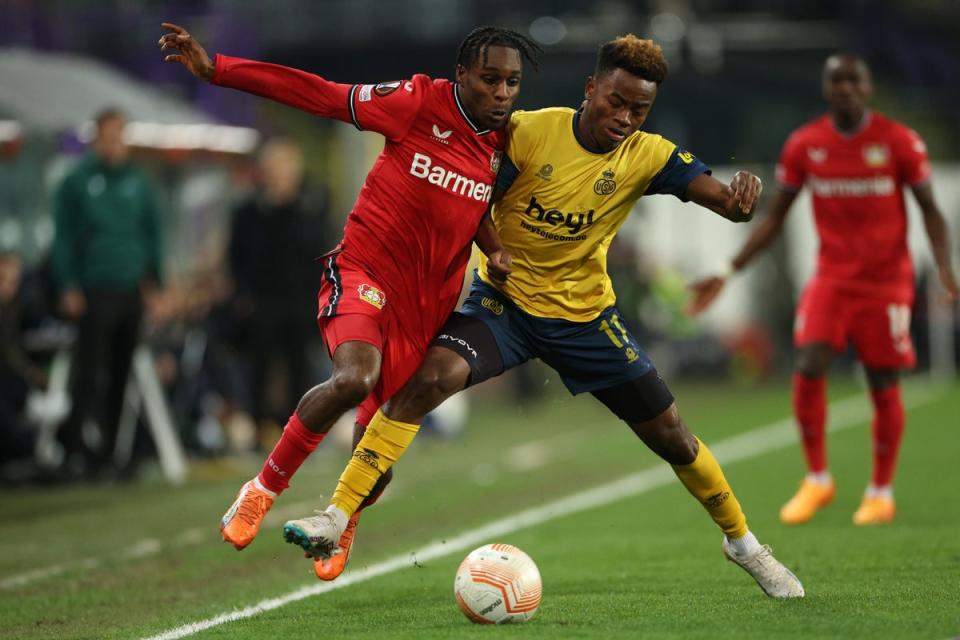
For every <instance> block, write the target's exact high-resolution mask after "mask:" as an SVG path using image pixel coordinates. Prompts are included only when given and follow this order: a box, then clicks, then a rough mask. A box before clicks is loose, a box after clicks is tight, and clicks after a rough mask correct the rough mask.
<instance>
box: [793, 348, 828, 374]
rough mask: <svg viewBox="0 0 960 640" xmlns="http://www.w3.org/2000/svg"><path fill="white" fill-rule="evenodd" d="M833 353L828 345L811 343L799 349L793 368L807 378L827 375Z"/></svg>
mask: <svg viewBox="0 0 960 640" xmlns="http://www.w3.org/2000/svg"><path fill="white" fill-rule="evenodd" d="M832 356H833V353H832V352H831V350H830V347H829V346H828V345H822V344H811V345H807V346H804V347H800V348H799V349H797V353H796V359H795V362H794V367H793V370H794V371H795V372H796V373H798V374H800V375H802V376H803V377H805V378H822V377H824V376H825V375H827V370H828V369H829V368H830V360H831V359H832Z"/></svg>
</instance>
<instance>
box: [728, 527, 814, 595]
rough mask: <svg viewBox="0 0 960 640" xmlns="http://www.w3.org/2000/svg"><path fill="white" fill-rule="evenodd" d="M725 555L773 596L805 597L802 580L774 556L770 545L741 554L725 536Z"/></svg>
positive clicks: (765, 591)
mask: <svg viewBox="0 0 960 640" xmlns="http://www.w3.org/2000/svg"><path fill="white" fill-rule="evenodd" d="M723 555H725V556H726V557H727V560H729V561H730V562H733V563H734V564H737V565H739V566H740V567H742V568H743V570H744V571H746V572H747V573H749V574H750V575H751V576H753V579H754V580H756V581H757V584H759V585H760V588H761V589H763V592H764V593H766V594H767V595H768V596H770V597H771V598H802V597H803V595H804V591H803V585H802V584H800V580H798V579H797V576H795V575H793V572H792V571H790V570H789V569H787V568H786V567H785V566H783V565H782V564H781V563H780V562H779V561H778V560H777V559H776V558H774V557H773V553H771V551H770V547H769V546H768V545H762V546H761V547H760V548H759V549H757V550H756V551H754V552H753V553H748V554H744V555H740V554H738V553H737V552H736V551H735V550H734V549H733V547H732V546H731V545H730V543H729V542H728V541H727V539H726V537H724V539H723Z"/></svg>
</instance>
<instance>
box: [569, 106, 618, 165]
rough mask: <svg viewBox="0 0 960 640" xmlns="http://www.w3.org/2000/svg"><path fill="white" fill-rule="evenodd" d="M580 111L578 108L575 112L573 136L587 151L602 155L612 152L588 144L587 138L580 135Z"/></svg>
mask: <svg viewBox="0 0 960 640" xmlns="http://www.w3.org/2000/svg"><path fill="white" fill-rule="evenodd" d="M580 113H581V111H580V110H579V109H578V110H577V111H576V112H574V114H573V137H574V139H576V141H577V144H579V145H580V146H581V147H583V148H584V150H585V151H589V152H590V153H595V154H597V155H600V156H603V155H606V154H608V153H610V152H609V151H604V150H603V149H596V148H594V147H591V146H590V145H589V144H587V141H586V140H584V139H583V138H581V137H580V134H579V133H578V132H577V125H578V124H579V123H580Z"/></svg>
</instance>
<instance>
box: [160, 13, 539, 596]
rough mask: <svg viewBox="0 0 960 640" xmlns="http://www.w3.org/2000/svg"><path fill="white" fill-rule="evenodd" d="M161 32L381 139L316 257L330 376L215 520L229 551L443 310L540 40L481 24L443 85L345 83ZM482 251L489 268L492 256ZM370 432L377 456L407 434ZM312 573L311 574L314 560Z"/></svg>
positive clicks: (244, 86)
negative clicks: (334, 234) (332, 241)
mask: <svg viewBox="0 0 960 640" xmlns="http://www.w3.org/2000/svg"><path fill="white" fill-rule="evenodd" d="M163 27H164V28H166V29H167V30H169V33H166V34H164V35H163V36H162V37H161V38H160V43H159V44H160V48H161V50H167V49H175V50H176V51H175V52H174V53H172V54H170V55H167V56H166V58H165V59H166V60H167V61H168V62H176V63H180V64H183V65H184V66H185V67H186V68H187V69H189V70H190V72H191V73H192V74H193V75H195V76H196V77H198V78H200V79H202V80H206V81H208V82H211V83H213V84H217V85H220V86H224V87H230V88H234V89H239V90H241V91H246V92H249V93H253V94H256V95H260V96H264V97H267V98H271V99H273V100H276V101H278V102H282V103H284V104H287V105H290V106H292V107H296V108H298V109H302V110H303V111H307V112H309V113H313V114H316V115H318V116H323V117H327V118H335V119H337V120H342V121H344V122H348V123H351V124H353V125H355V126H356V127H357V128H358V129H361V130H370V131H376V132H378V133H380V134H382V135H383V136H384V137H385V138H386V142H385V145H384V149H383V152H382V153H381V154H380V156H379V157H378V158H377V160H376V163H375V164H374V166H373V168H372V169H371V170H370V173H369V174H368V175H367V178H366V181H365V182H364V185H363V188H362V189H361V191H360V195H359V197H358V199H357V202H356V204H355V205H354V207H353V210H352V211H351V212H350V215H349V217H348V218H347V222H346V225H345V228H344V235H343V240H342V241H341V242H340V244H339V245H338V246H337V247H336V248H335V249H334V250H333V251H331V252H329V253H327V254H326V255H324V256H323V258H322V266H323V268H324V271H323V277H322V281H321V286H320V293H319V315H318V324H319V328H320V331H321V333H322V335H323V338H324V342H325V343H326V345H327V349H328V350H329V352H330V354H331V358H332V360H333V372H332V374H331V376H330V378H329V379H327V380H326V381H325V382H323V383H321V384H319V385H317V386H315V387H314V388H312V389H310V390H309V391H308V392H307V393H306V394H305V395H304V396H303V398H302V399H301V400H300V403H299V404H298V405H297V408H296V411H295V412H294V413H293V415H292V416H291V417H290V420H289V421H288V422H287V425H286V427H285V428H284V431H283V435H282V437H281V438H280V441H279V442H278V443H277V445H276V446H275V448H274V449H273V451H272V452H271V453H270V455H269V456H268V457H267V460H266V462H265V463H264V465H263V469H262V470H261V472H260V473H259V474H258V475H257V477H256V478H254V479H252V480H250V481H249V482H247V483H245V484H244V485H243V487H241V489H240V492H239V494H238V496H237V499H236V501H235V502H234V503H233V505H232V506H231V507H230V509H229V510H228V511H227V512H226V514H225V515H224V516H223V519H222V522H221V527H220V528H221V532H222V535H223V539H224V540H225V541H227V542H230V543H231V544H233V545H234V546H235V547H236V548H237V549H243V548H244V547H246V546H247V545H248V544H250V542H252V541H253V538H254V537H255V536H256V534H257V531H258V530H259V528H260V523H261V521H262V520H263V517H264V516H265V515H266V513H267V510H268V509H269V508H270V507H271V505H272V504H273V501H274V499H275V498H276V496H277V495H279V494H280V493H281V492H282V491H283V490H284V489H286V488H287V486H288V485H289V482H290V478H291V476H293V474H294V473H295V472H296V471H297V469H298V468H299V467H300V465H301V464H302V463H303V461H304V460H305V459H306V458H307V456H308V455H309V454H310V453H311V452H312V451H313V450H314V449H315V448H316V447H317V445H318V444H319V443H320V441H321V440H323V438H324V436H325V435H326V433H327V432H328V431H329V430H330V428H331V427H332V426H333V424H334V422H336V420H337V419H338V418H340V417H341V416H342V415H343V414H344V413H345V412H346V411H347V410H349V409H352V408H353V407H356V406H358V405H360V410H359V412H358V416H357V423H358V425H366V423H367V422H368V421H369V419H370V417H371V416H372V415H373V413H374V412H375V411H376V410H377V408H378V407H379V406H380V405H382V404H383V403H384V402H386V401H387V399H388V398H389V397H390V396H391V395H392V394H393V393H394V392H395V391H396V390H397V389H399V388H400V387H401V386H402V385H403V383H404V382H406V380H407V378H409V377H410V375H411V374H412V373H413V372H414V371H415V370H416V368H417V366H418V365H419V363H420V361H421V360H422V359H423V355H424V353H425V352H426V350H427V347H428V346H429V345H430V342H431V341H432V340H433V337H434V336H435V335H436V333H437V331H438V330H439V329H440V327H441V326H442V325H443V323H444V322H445V321H446V319H447V317H448V316H449V315H450V313H451V312H452V311H453V310H454V307H455V305H456V303H457V300H458V298H459V295H460V291H461V288H462V286H463V275H464V270H465V268H466V265H467V261H468V259H469V256H470V250H471V243H472V241H473V239H474V236H475V235H476V234H477V231H478V227H479V224H480V221H481V219H482V217H483V215H484V213H485V211H486V209H487V203H488V201H489V200H490V194H491V191H492V184H493V181H494V178H495V176H496V173H497V169H498V167H499V161H500V153H501V150H502V148H503V131H502V128H503V127H504V125H506V123H507V121H508V118H509V114H510V109H511V107H512V105H513V102H514V100H516V98H517V95H518V93H519V90H520V79H521V75H522V66H523V65H522V60H523V58H526V59H527V60H528V61H530V62H531V63H532V64H533V65H534V66H536V63H537V60H538V57H539V54H540V49H539V47H537V45H535V44H533V43H532V42H531V41H530V40H528V39H527V38H525V37H524V36H522V35H520V34H518V33H516V32H514V31H509V30H506V29H499V28H495V27H481V28H479V29H475V30H474V31H473V32H471V33H470V34H469V35H468V36H467V38H466V39H465V40H464V41H463V42H462V43H461V45H460V48H459V51H458V53H457V66H456V80H455V81H454V82H451V81H449V80H433V79H431V78H429V77H427V76H425V75H420V74H417V75H414V76H413V77H411V78H409V79H405V80H396V81H392V82H381V83H380V84H353V85H350V84H339V83H335V82H331V81H329V80H325V79H323V78H321V77H319V76H316V75H313V74H311V73H306V72H304V71H300V70H297V69H291V68H288V67H282V66H279V65H274V64H267V63H263V62H257V61H253V60H244V59H241V58H233V57H230V56H225V55H222V54H217V55H216V57H215V59H214V60H211V59H210V57H209V56H208V55H207V53H206V51H205V50H204V49H203V47H202V46H200V44H199V43H198V42H197V41H196V40H195V39H194V38H193V37H192V36H191V35H190V34H189V33H187V31H186V30H185V29H184V28H183V27H180V26H177V25H175V24H170V23H164V24H163ZM480 241H481V236H478V242H480ZM484 246H488V247H491V246H494V245H493V244H486V243H485V245H484ZM484 246H482V247H481V248H484ZM283 250H284V248H283V247H277V251H278V252H279V251H283ZM490 258H491V259H492V260H494V261H496V262H498V263H499V262H500V260H501V259H502V253H500V252H491V255H490ZM361 403H362V404H361ZM358 431H359V429H358ZM359 435H360V434H355V438H356V439H357V440H359ZM376 435H377V437H378V438H380V439H382V440H383V447H382V449H383V450H386V451H389V449H390V447H391V446H393V445H394V444H395V443H401V442H404V443H408V442H409V440H412V438H413V436H414V435H415V431H413V432H402V431H397V432H394V431H390V430H387V431H383V432H379V431H378V433H377V434H376ZM387 455H389V454H387ZM373 495H374V494H373V493H371V496H373ZM342 524H344V525H346V524H347V523H342ZM353 524H354V526H355V521H354V523H353ZM341 530H344V527H341ZM351 530H352V528H351ZM291 542H292V540H291ZM318 562H319V561H318ZM316 569H317V573H318V574H320V575H321V577H323V570H324V569H323V567H322V566H318V567H316ZM335 573H336V574H339V573H340V571H339V570H336V571H335Z"/></svg>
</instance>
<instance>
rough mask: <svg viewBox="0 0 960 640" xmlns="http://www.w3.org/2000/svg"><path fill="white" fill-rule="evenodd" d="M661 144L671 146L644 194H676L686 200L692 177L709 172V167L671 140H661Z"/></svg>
mask: <svg viewBox="0 0 960 640" xmlns="http://www.w3.org/2000/svg"><path fill="white" fill-rule="evenodd" d="M661 144H663V145H669V146H671V147H673V151H671V152H670V155H669V156H668V157H667V161H666V162H665V163H664V165H663V168H662V169H660V171H659V172H658V173H657V175H656V176H654V178H653V180H652V181H651V182H650V184H649V185H647V189H646V191H644V194H645V195H652V194H656V193H663V194H669V195H673V196H676V197H677V198H679V199H680V200H683V201H684V202H687V187H688V186H689V185H690V182H692V181H693V179H694V178H696V177H697V176H699V175H700V174H702V173H707V174H709V173H710V169H709V168H708V167H707V165H705V164H704V163H703V162H701V161H700V159H699V158H697V157H696V156H695V155H693V154H692V153H690V152H689V151H684V150H683V149H681V148H680V147H678V146H675V145H674V144H673V143H672V142H668V141H667V140H662V142H661Z"/></svg>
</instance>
